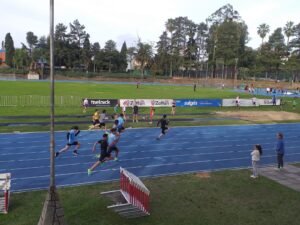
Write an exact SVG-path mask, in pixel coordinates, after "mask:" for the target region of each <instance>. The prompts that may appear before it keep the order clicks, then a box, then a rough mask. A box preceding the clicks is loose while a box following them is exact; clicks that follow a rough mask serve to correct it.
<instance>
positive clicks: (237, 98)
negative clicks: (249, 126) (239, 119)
mask: <svg viewBox="0 0 300 225" xmlns="http://www.w3.org/2000/svg"><path fill="white" fill-rule="evenodd" d="M240 103H241V100H240V96H236V98H235V105H236V107H237V108H238V109H239V108H240Z"/></svg>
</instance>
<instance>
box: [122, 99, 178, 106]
mask: <svg viewBox="0 0 300 225" xmlns="http://www.w3.org/2000/svg"><path fill="white" fill-rule="evenodd" d="M173 101H174V100H173V99H120V106H121V107H122V106H126V107H133V106H134V105H137V106H139V107H150V106H154V107H171V106H172V103H173Z"/></svg>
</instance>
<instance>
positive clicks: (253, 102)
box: [222, 98, 280, 106]
mask: <svg viewBox="0 0 300 225" xmlns="http://www.w3.org/2000/svg"><path fill="white" fill-rule="evenodd" d="M239 105H240V106H260V105H273V102H272V99H256V98H252V99H240V104H239ZM276 105H280V99H276ZM222 106H236V99H223V100H222Z"/></svg>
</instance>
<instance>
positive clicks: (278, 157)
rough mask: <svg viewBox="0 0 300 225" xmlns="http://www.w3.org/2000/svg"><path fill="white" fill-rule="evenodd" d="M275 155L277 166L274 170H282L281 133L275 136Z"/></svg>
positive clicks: (282, 150)
mask: <svg viewBox="0 0 300 225" xmlns="http://www.w3.org/2000/svg"><path fill="white" fill-rule="evenodd" d="M276 153H277V164H278V165H277V168H276V169H277V170H281V169H283V156H284V153H285V149H284V140H283V134H282V133H278V134H277V144H276Z"/></svg>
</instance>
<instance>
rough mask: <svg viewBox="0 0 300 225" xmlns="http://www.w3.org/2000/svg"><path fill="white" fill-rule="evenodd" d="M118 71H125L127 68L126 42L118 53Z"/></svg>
mask: <svg viewBox="0 0 300 225" xmlns="http://www.w3.org/2000/svg"><path fill="white" fill-rule="evenodd" d="M119 64H120V68H119V69H120V71H123V72H124V71H126V68H127V45H126V42H125V41H124V43H123V45H122V48H121V52H120V62H119Z"/></svg>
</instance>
